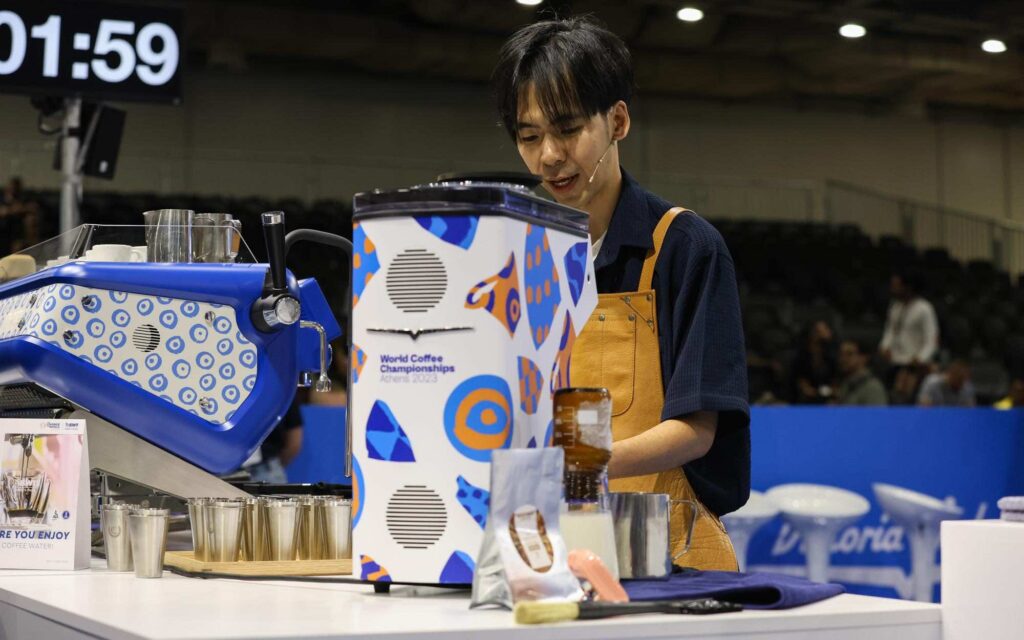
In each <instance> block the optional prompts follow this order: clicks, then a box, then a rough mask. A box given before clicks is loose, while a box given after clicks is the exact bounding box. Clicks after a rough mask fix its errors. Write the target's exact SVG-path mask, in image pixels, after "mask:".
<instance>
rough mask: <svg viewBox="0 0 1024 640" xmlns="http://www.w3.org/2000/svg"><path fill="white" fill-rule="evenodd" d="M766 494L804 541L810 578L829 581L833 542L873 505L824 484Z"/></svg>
mask: <svg viewBox="0 0 1024 640" xmlns="http://www.w3.org/2000/svg"><path fill="white" fill-rule="evenodd" d="M767 495H768V497H769V498H771V499H772V501H773V502H775V504H777V505H778V507H779V511H781V512H782V517H783V518H785V519H786V521H787V522H788V523H789V524H790V526H792V527H793V528H794V529H796V530H797V531H798V532H799V533H800V535H801V537H803V539H804V548H805V552H806V554H807V577H808V578H809V579H810V580H813V581H815V582H827V581H828V567H829V561H830V551H829V549H830V547H831V546H832V541H833V540H835V537H836V534H838V533H839V531H840V530H842V529H843V528H844V527H847V526H849V525H851V524H853V523H854V522H856V521H857V520H859V519H860V518H861V517H862V516H863V515H864V514H865V513H867V512H868V511H869V510H870V508H871V505H870V504H869V503H868V501H867V500H865V499H864V498H863V497H862V496H860V495H858V494H856V493H854V492H852V491H847V490H846V489H839V488H838V487H830V486H828V485H823V484H783V485H779V486H777V487H772V488H771V489H769V490H768V493H767Z"/></svg>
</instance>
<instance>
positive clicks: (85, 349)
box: [0, 212, 347, 498]
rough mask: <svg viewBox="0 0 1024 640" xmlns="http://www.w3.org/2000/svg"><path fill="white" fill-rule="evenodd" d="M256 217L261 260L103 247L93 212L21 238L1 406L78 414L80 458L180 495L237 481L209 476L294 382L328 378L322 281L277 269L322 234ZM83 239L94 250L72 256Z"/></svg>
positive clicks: (266, 429) (5, 333)
mask: <svg viewBox="0 0 1024 640" xmlns="http://www.w3.org/2000/svg"><path fill="white" fill-rule="evenodd" d="M208 224H214V222H209V223H208ZM262 224H263V232H264V237H265V240H266V243H267V250H268V255H269V261H268V263H263V264H254V263H236V262H216V261H208V262H203V263H196V262H191V261H190V259H191V257H190V256H189V255H187V254H181V255H178V256H177V258H174V257H164V258H163V259H164V260H175V261H164V262H152V261H141V260H137V261H108V260H105V259H102V257H103V256H106V255H108V254H110V253H111V252H112V251H114V250H112V249H110V247H117V246H120V245H109V244H108V245H103V244H100V242H101V240H102V238H103V237H104V233H107V232H110V233H113V232H114V231H117V229H114V228H109V229H107V228H104V226H103V225H83V226H82V227H79V228H78V229H75V230H73V231H72V232H71V233H70V234H65V236H62V237H58V238H56V239H54V240H53V241H51V242H49V243H43V244H42V245H39V246H38V247H37V248H34V249H33V250H27V251H26V252H24V253H23V255H22V256H19V258H22V261H24V260H25V259H27V258H25V256H28V257H31V259H32V260H33V267H34V268H32V269H29V270H28V271H30V273H28V274H27V275H23V276H21V277H18V278H16V279H13V280H10V281H8V282H6V283H3V284H0V417H19V418H30V417H38V418H53V419H56V418H69V419H74V418H81V419H85V421H86V424H87V441H88V447H89V458H90V465H91V467H92V468H93V469H94V470H97V471H99V472H101V473H102V474H105V475H106V476H109V477H113V478H117V479H121V480H124V481H127V482H129V483H133V484H135V485H139V486H141V487H145V488H148V489H152V490H155V491H159V492H161V493H165V494H169V495H171V496H177V497H182V498H187V497H199V496H214V497H241V496H244V495H246V494H245V492H244V491H242V490H240V489H238V488H235V487H234V486H232V485H231V484H228V483H227V482H225V481H224V480H222V479H220V478H219V477H218V475H219V474H225V473H228V472H231V471H234V470H235V469H238V468H239V467H240V466H241V465H242V463H243V462H244V461H245V460H246V459H247V458H248V457H249V456H250V455H251V454H252V453H253V452H254V451H255V450H256V448H257V447H259V445H260V443H261V442H262V441H263V440H264V439H265V438H266V436H267V435H268V434H269V433H270V431H271V430H272V429H273V428H274V426H275V425H276V424H277V423H278V421H279V420H280V419H281V418H282V416H283V415H284V414H285V412H286V411H287V409H288V407H289V406H290V404H291V402H292V399H293V397H294V395H295V389H296V386H297V385H307V386H308V385H315V386H316V388H317V389H318V390H326V389H329V385H330V380H329V378H328V376H327V373H326V370H327V365H328V363H329V362H330V357H331V356H330V350H329V346H328V342H329V341H330V340H333V339H334V338H336V337H338V336H339V335H340V334H341V328H340V326H339V325H338V322H337V321H336V320H335V317H334V314H333V313H332V312H331V309H330V307H329V306H328V303H327V300H326V299H325V297H324V295H323V293H322V292H321V290H320V287H319V286H318V285H317V283H316V281H315V280H313V279H306V280H301V281H299V280H296V279H295V277H294V276H293V275H292V274H291V273H290V272H289V271H287V270H286V268H285V259H286V255H287V252H288V248H289V247H290V246H291V245H292V244H294V243H295V242H297V241H300V240H316V241H322V240H323V238H321V237H320V236H325V237H326V236H330V234H320V233H319V232H311V231H306V230H299V231H293V232H292V233H291V234H288V236H287V237H286V235H285V227H284V214H283V213H281V212H269V213H265V214H263V216H262ZM228 228H229V229H234V232H235V233H237V226H231V225H229V226H228ZM147 231H148V232H149V235H150V237H149V238H148V240H149V247H148V249H149V253H150V258H151V259H152V257H153V253H154V252H155V251H156V250H157V249H158V247H159V250H160V251H164V252H165V253H166V250H167V247H168V246H170V244H173V243H172V242H171V241H175V240H177V241H182V242H190V241H191V240H190V238H191V235H188V236H187V237H186V236H185V235H184V234H192V229H191V227H190V226H187V225H181V224H165V225H163V226H159V228H157V229H153V228H150V229H148V230H147ZM154 231H155V232H156V234H157V235H155V236H154V235H152V233H153V232H154ZM204 233H206V234H207V235H209V229H207V230H206V231H205V232H204ZM229 233H231V232H229ZM318 234H319V235H318ZM139 235H140V237H141V228H140V234H139ZM183 238H184V240H183ZM208 240H209V238H207V241H208ZM329 241H330V242H331V243H332V244H338V243H339V242H340V243H341V245H344V244H345V243H347V241H344V240H343V239H341V238H338V237H337V236H330V239H329ZM48 245H49V248H48ZM69 245H70V248H69ZM205 246H206V248H205V249H203V251H207V252H208V253H207V255H220V254H218V253H217V252H216V251H215V250H213V249H210V248H209V242H206V244H205ZM228 246H229V247H230V246H231V243H230V238H229V243H228ZM235 246H236V247H237V242H235ZM103 247H106V248H105V249H104V248H103ZM128 249H130V247H129V248H128ZM136 249H139V250H140V251H141V253H142V254H144V253H145V252H146V249H147V247H146V246H142V247H138V248H136ZM90 251H91V252H92V255H93V256H94V257H95V256H100V259H82V257H83V256H85V255H89V254H90ZM62 252H63V253H66V254H67V255H62V256H60V259H49V260H48V259H46V258H47V257H48V256H53V255H55V254H58V253H62ZM129 253H130V252H129ZM222 253H223V252H222ZM126 255H128V253H126ZM131 255H137V254H136V253H131ZM167 255H170V254H167Z"/></svg>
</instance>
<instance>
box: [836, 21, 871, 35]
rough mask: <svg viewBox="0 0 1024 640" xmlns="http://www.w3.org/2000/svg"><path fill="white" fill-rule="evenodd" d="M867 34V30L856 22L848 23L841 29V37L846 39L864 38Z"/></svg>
mask: <svg viewBox="0 0 1024 640" xmlns="http://www.w3.org/2000/svg"><path fill="white" fill-rule="evenodd" d="M867 32H868V30H867V29H865V28H864V27H862V26H861V25H859V24H857V23H856V22H848V23H847V24H844V25H843V26H841V27H839V35H841V36H843V37H844V38H863V37H864V35H865V34H866V33H867Z"/></svg>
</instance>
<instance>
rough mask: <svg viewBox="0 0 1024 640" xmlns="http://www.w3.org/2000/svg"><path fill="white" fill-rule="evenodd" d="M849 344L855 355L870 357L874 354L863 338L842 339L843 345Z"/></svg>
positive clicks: (872, 347) (870, 345)
mask: <svg viewBox="0 0 1024 640" xmlns="http://www.w3.org/2000/svg"><path fill="white" fill-rule="evenodd" d="M846 343H850V344H852V345H853V346H854V347H855V348H856V349H857V354H858V355H862V356H869V357H870V356H871V354H872V353H873V352H874V346H873V345H872V344H871V343H869V342H868V341H867V340H864V339H863V338H843V344H846Z"/></svg>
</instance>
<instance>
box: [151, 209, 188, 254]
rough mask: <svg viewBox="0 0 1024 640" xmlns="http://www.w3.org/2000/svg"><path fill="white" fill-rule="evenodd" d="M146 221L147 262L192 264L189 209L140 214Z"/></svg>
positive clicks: (159, 210) (161, 210)
mask: <svg viewBox="0 0 1024 640" xmlns="http://www.w3.org/2000/svg"><path fill="white" fill-rule="evenodd" d="M142 216H143V218H144V219H145V221H146V245H147V250H146V255H147V258H148V260H149V262H192V220H193V218H194V217H195V212H193V211H191V210H190V209H157V210H155V211H147V212H145V213H143V214H142Z"/></svg>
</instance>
